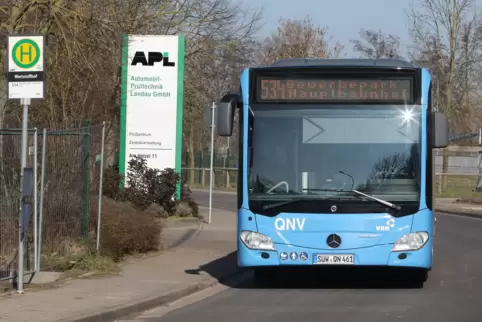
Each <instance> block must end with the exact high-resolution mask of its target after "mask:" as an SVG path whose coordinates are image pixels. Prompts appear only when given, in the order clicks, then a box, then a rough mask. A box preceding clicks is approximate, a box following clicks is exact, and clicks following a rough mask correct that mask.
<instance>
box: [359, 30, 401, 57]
mask: <svg viewBox="0 0 482 322" xmlns="http://www.w3.org/2000/svg"><path fill="white" fill-rule="evenodd" d="M360 38H361V39H362V40H358V39H355V40H350V42H351V43H352V44H353V50H354V51H356V52H359V53H360V54H361V55H362V56H363V57H366V58H371V59H379V58H393V59H398V58H401V55H400V38H399V37H398V36H394V35H386V34H385V33H383V32H382V31H381V30H378V31H375V30H365V29H362V30H361V31H360Z"/></svg>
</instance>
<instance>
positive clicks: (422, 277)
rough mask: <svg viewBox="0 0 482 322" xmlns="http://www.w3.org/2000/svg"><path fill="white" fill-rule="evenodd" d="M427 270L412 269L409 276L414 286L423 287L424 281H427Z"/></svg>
mask: <svg viewBox="0 0 482 322" xmlns="http://www.w3.org/2000/svg"><path fill="white" fill-rule="evenodd" d="M428 275H429V271H428V270H426V269H420V270H416V271H413V272H412V274H411V276H410V278H411V281H412V282H413V284H414V287H415V288H423V285H424V284H425V282H427V281H428Z"/></svg>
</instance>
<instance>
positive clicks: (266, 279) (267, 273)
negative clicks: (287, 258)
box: [254, 267, 276, 286]
mask: <svg viewBox="0 0 482 322" xmlns="http://www.w3.org/2000/svg"><path fill="white" fill-rule="evenodd" d="M275 273H276V272H275V270H274V269H273V268H268V267H258V268H255V269H254V281H255V282H256V284H257V285H259V286H272V285H273V283H274V281H275V280H276V278H275Z"/></svg>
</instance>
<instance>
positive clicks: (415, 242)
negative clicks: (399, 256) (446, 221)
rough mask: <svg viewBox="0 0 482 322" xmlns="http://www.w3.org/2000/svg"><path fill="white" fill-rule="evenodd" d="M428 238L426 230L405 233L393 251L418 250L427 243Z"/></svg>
mask: <svg viewBox="0 0 482 322" xmlns="http://www.w3.org/2000/svg"><path fill="white" fill-rule="evenodd" d="M427 240H428V233H427V232H425V231H419V232H416V233H410V234H406V235H403V236H402V237H401V238H400V239H399V240H397V242H396V243H395V245H393V248H392V251H393V252H402V251H406V250H418V249H420V248H422V247H423V245H425V243H426V242H427Z"/></svg>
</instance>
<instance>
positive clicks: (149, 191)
mask: <svg viewBox="0 0 482 322" xmlns="http://www.w3.org/2000/svg"><path fill="white" fill-rule="evenodd" d="M128 164H129V166H128V169H127V171H126V172H127V176H126V178H125V181H126V183H127V185H126V187H125V188H124V189H120V188H119V187H120V186H121V183H122V181H123V180H124V178H123V177H122V176H121V175H119V170H118V166H113V167H110V168H108V169H106V173H105V175H104V178H105V180H104V187H105V188H104V196H106V197H109V198H112V199H114V200H117V201H126V202H129V203H131V204H132V205H133V206H134V207H135V208H136V209H138V210H141V211H145V210H147V209H151V208H153V207H157V208H159V209H161V210H159V211H158V213H162V214H164V213H165V214H167V216H173V215H176V214H177V215H179V213H180V212H181V213H182V214H183V216H188V215H187V210H186V207H185V204H187V205H189V208H190V209H191V211H190V214H189V215H192V216H198V215H199V208H198V205H197V203H196V202H195V201H194V200H193V199H192V198H191V191H190V190H189V188H188V187H187V186H184V185H182V189H181V198H180V200H177V201H175V200H174V198H173V197H174V196H175V194H176V187H177V185H178V184H179V183H180V181H181V176H180V175H179V174H178V173H177V172H176V171H175V170H174V169H171V168H166V169H164V170H162V171H161V170H159V169H151V168H149V167H147V162H146V160H145V159H143V158H140V157H137V156H136V157H134V158H132V159H131V160H130V161H129V163H128ZM181 203H183V204H184V206H182V207H183V210H182V211H180V210H178V209H177V208H178V207H179V205H180V204H181Z"/></svg>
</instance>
